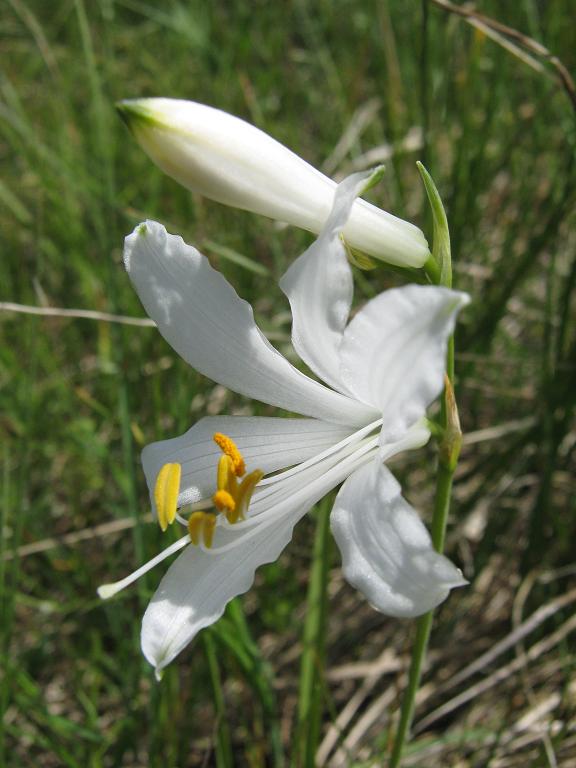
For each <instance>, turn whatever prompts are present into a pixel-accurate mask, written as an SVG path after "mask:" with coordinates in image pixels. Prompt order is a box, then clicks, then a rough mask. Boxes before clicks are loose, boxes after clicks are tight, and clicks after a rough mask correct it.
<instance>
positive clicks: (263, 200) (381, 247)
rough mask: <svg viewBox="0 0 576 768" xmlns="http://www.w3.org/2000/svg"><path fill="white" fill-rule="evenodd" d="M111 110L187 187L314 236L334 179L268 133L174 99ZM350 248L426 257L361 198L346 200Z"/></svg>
mask: <svg viewBox="0 0 576 768" xmlns="http://www.w3.org/2000/svg"><path fill="white" fill-rule="evenodd" d="M117 106H118V110H119V112H120V114H121V115H122V117H123V119H124V120H125V121H126V123H127V125H128V127H129V128H130V130H131V131H132V133H133V134H134V136H135V138H136V140H137V141H138V142H139V143H140V145H141V146H142V148H143V149H144V150H145V152H146V153H147V154H148V155H149V156H150V158H151V159H152V160H153V161H154V162H155V163H156V164H157V165H158V166H159V167H160V168H161V169H162V170H163V171H164V172H165V173H167V174H168V175H169V176H172V178H174V179H176V181H178V182H180V184H183V185H184V186H185V187H187V188H188V189H191V190H192V191H193V192H199V193H200V194H201V195H204V196H205V197H208V198H210V199H211V200H216V201H217V202H219V203H224V204H225V205H231V206H233V207H235V208H242V209H243V210H246V211H253V212H254V213H259V214H262V215H264V216H268V217H269V218H271V219H277V220H279V221H285V222H287V223H288V224H294V225H295V226H297V227H301V228H302V229H307V230H309V231H310V232H314V233H315V234H318V233H319V232H320V230H321V229H322V227H323V225H324V222H325V221H326V219H327V218H328V215H329V213H330V209H331V207H332V201H333V199H334V190H335V188H336V184H335V182H333V181H332V180H331V179H329V178H328V177H327V176H324V174H322V173H320V171H317V170H316V169H315V168H313V167H312V166H311V165H309V164H308V163H307V162H306V161H305V160H303V159H302V158H301V157H298V155H295V154H294V152H291V151H290V150H289V149H287V148H286V147H285V146H284V145H282V144H280V143H279V142H277V141H276V140H275V139H273V138H272V137H271V136H268V134H266V133H264V132H263V131H261V130H259V129H258V128H256V127H255V126H253V125H250V123H246V122H245V121H244V120H240V118H238V117H234V116H233V115H230V114H228V113H227V112H223V111H222V110H220V109H214V108H213V107H208V106H205V105H204V104H197V103H196V102H194V101H183V100H179V99H135V100H129V101H122V102H120V103H119V104H118V105H117ZM344 237H345V238H346V241H347V243H348V245H349V246H350V247H351V248H354V249H357V250H359V251H362V252H363V253H365V254H368V255H369V256H373V257H375V258H377V259H382V260H383V261H387V262H389V263H390V264H396V265H398V266H401V267H408V266H409V267H421V266H422V265H423V264H424V263H425V262H426V260H427V259H428V257H429V255H430V254H429V252H428V244H427V243H426V238H425V237H424V234H423V233H422V232H421V230H419V229H418V227H415V226H414V225H413V224H410V223H409V222H407V221H403V220H402V219H398V218H397V217H396V216H393V215H392V214H390V213H386V212H385V211H382V210H380V209H379V208H376V207H375V206H373V205H370V203H367V202H365V201H364V200H357V201H355V202H354V204H353V205H352V210H351V213H350V216H349V220H348V221H347V222H346V225H345V227H344Z"/></svg>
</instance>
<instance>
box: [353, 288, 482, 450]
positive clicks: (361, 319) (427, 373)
mask: <svg viewBox="0 0 576 768" xmlns="http://www.w3.org/2000/svg"><path fill="white" fill-rule="evenodd" d="M468 302H469V297H468V296H467V294H465V293H458V292H456V291H451V290H449V289H448V288H438V287H433V286H421V285H406V286H404V287H402V288H393V289H392V290H389V291H385V292H384V293H381V294H380V295H379V296H376V298H374V299H372V300H371V301H369V302H368V304H366V306H365V307H363V308H362V309H361V310H360V311H359V312H358V314H357V315H356V316H355V317H354V318H353V319H352V321H351V322H350V324H349V325H348V327H347V328H346V330H345V331H344V337H343V340H342V345H341V347H340V359H341V366H342V367H341V374H342V380H343V381H344V383H345V384H346V385H347V387H348V390H349V391H350V392H351V393H353V394H354V395H355V396H356V397H357V398H358V399H359V400H361V401H362V402H364V403H367V404H370V405H372V406H374V407H376V408H378V409H379V410H380V412H381V414H382V417H383V427H382V431H383V441H384V442H393V441H394V440H397V439H398V437H400V435H402V434H403V432H404V431H405V430H406V429H407V428H408V426H409V425H410V424H413V423H414V422H416V421H418V419H420V418H421V417H422V416H424V414H425V412H426V408H427V407H428V405H430V403H431V402H432V401H433V400H434V399H435V398H436V397H437V396H438V395H439V394H440V392H441V391H442V388H443V386H444V371H445V366H446V347H447V342H448V338H449V336H450V334H451V333H452V331H453V330H454V324H455V321H456V315H457V314H458V312H459V310H460V309H461V308H462V307H463V306H465V305H466V304H468Z"/></svg>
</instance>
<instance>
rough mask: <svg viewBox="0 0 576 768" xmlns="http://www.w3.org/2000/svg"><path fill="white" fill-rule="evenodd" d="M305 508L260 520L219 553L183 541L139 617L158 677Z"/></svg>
mask: <svg viewBox="0 0 576 768" xmlns="http://www.w3.org/2000/svg"><path fill="white" fill-rule="evenodd" d="M305 512H306V509H303V510H301V511H298V512H295V513H292V514H291V515H287V516H285V517H284V518H283V519H282V520H281V521H278V522H277V524H275V525H270V526H263V527H262V529H261V530H257V532H256V535H252V536H250V537H249V538H247V539H246V541H245V543H244V544H242V543H239V544H238V546H237V547H236V548H235V549H234V552H227V551H224V552H222V553H221V554H218V553H212V552H210V551H203V550H202V549H200V548H198V547H193V546H190V547H187V548H186V549H185V550H184V552H183V553H182V554H181V555H180V556H179V557H178V559H177V560H176V562H175V563H174V564H173V565H172V566H171V567H170V568H169V570H168V572H167V573H166V575H165V576H164V578H163V579H162V581H161V582H160V586H159V587H158V590H157V591H156V593H155V594H154V597H153V598H152V601H151V602H150V604H149V606H148V608H147V609H146V613H145V614H144V619H143V621H142V635H141V641H142V651H143V653H144V656H145V657H146V658H147V659H148V661H149V662H150V664H152V665H153V666H154V667H155V668H156V675H157V676H158V677H159V675H160V673H161V671H162V669H163V668H164V667H165V666H166V665H167V664H169V663H170V662H171V661H172V659H173V658H174V657H175V656H176V655H177V654H178V653H180V651H181V650H182V649H183V648H184V647H185V646H186V645H188V643H189V642H190V641H191V640H192V638H193V637H194V636H195V635H196V634H197V633H198V632H199V631H200V630H201V629H203V628H204V627H207V626H209V625H210V624H213V623H214V622H215V621H217V620H218V619H219V618H220V616H221V615H222V614H223V612H224V609H225V607H226V605H227V603H228V602H229V601H230V600H232V598H233V597H236V595H242V594H243V593H244V592H246V591H247V590H248V589H249V588H250V586H251V585H252V582H253V581H254V572H255V570H256V568H258V567H259V566H260V565H263V564H264V563H270V562H273V561H274V560H276V559H277V558H278V556H279V555H280V553H281V552H282V550H283V549H284V547H285V546H286V544H288V542H289V541H290V539H291V538H292V529H293V527H294V525H295V524H296V522H297V521H298V520H299V518H300V517H301V516H302V514H304V513H305Z"/></svg>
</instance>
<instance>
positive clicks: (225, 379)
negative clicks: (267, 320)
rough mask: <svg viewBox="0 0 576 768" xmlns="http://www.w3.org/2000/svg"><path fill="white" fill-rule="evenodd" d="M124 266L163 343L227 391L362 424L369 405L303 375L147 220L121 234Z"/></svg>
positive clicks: (200, 265)
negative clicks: (123, 247)
mask: <svg viewBox="0 0 576 768" xmlns="http://www.w3.org/2000/svg"><path fill="white" fill-rule="evenodd" d="M124 263H125V265H126V269H127V271H128V274H129V275H130V279H131V280H132V282H133V283H134V286H135V288H136V290H137V292H138V295H139V297H140V300H141V301H142V303H143V305H144V307H145V309H146V311H147V312H148V314H149V315H150V317H151V318H152V319H153V320H155V321H156V323H157V325H158V328H159V330H160V332H161V333H162V335H163V336H164V338H165V339H166V341H168V343H169V344H171V346H172V347H173V348H174V349H175V350H176V352H178V354H179V355H181V356H182V357H183V358H184V360H186V361H187V362H188V363H190V365H192V366H193V367H194V368H196V369H197V370H198V371H200V373H203V374H204V375H205V376H208V377H209V378H211V379H213V380H214V381H216V382H219V383H220V384H223V385H224V386H226V387H229V388H230V389H232V390H233V391H235V392H238V393H240V394H242V395H247V396H248V397H253V398H256V399H257V400H261V401H262V402H264V403H269V404H270V405H276V406H278V407H280V408H285V409H287V410H289V411H294V412H296V413H301V414H303V415H306V416H315V417H317V418H321V419H324V420H325V421H333V422H336V423H340V424H342V423H343V424H358V423H366V421H370V420H372V418H373V412H372V410H371V409H369V408H366V407H364V406H362V405H361V404H360V403H357V402H355V401H354V400H351V399H350V398H346V397H344V396H342V395H340V394H338V393H336V392H332V391H331V390H329V389H327V388H326V387H324V386H322V385H321V384H319V383H318V382H315V381H313V380H312V379H310V378H308V377H307V376H304V374H302V373H300V371H298V370H296V368H294V367H293V366H292V365H290V363H289V362H288V361H287V360H286V359H285V358H284V357H282V355H281V354H280V353H279V352H277V351H276V350H275V349H274V348H273V347H272V346H271V345H270V344H269V342H268V341H267V340H266V338H265V337H264V335H263V334H262V333H261V332H260V330H259V329H258V327H257V326H256V323H255V322H254V316H253V314H252V308H251V306H250V305H249V304H248V303H247V302H246V301H243V300H242V299H240V298H239V296H238V294H237V293H236V292H235V291H234V289H233V288H232V286H231V285H230V283H228V282H227V280H226V279H225V278H224V277H223V276H222V275H221V274H220V273H219V272H217V271H216V270H215V269H213V268H212V267H211V266H210V264H209V263H208V260H207V259H206V258H205V257H204V256H202V255H201V254H200V253H199V252H198V251H197V250H196V249H195V248H192V247H191V246H189V245H186V243H185V242H184V241H183V240H182V238H181V237H177V236H174V235H169V234H168V233H167V232H166V230H165V229H164V227H163V226H161V225H160V224H158V223H156V222H153V221H148V222H146V223H145V224H141V225H140V226H138V227H136V229H135V230H134V232H133V233H132V234H131V235H130V236H129V237H127V238H126V244H125V249H124Z"/></svg>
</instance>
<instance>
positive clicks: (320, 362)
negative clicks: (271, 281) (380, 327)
mask: <svg viewBox="0 0 576 768" xmlns="http://www.w3.org/2000/svg"><path fill="white" fill-rule="evenodd" d="M369 176H370V173H357V174H354V175H353V176H349V177H348V178H347V179H346V180H345V181H343V182H342V184H340V185H339V186H338V188H337V190H336V195H335V198H334V205H333V208H332V213H331V214H330V216H329V218H328V221H327V222H326V225H325V227H324V229H323V230H322V233H321V234H320V237H319V238H318V239H317V240H316V241H315V242H314V243H313V244H312V245H311V246H310V248H308V250H307V251H305V252H304V253H303V254H302V255H301V256H300V257H299V258H298V259H296V261H295V262H294V263H293V264H292V266H291V267H290V268H289V269H288V271H287V272H286V274H285V275H284V276H283V277H282V279H281V280H280V288H281V289H282V290H283V291H284V293H285V294H286V296H287V297H288V300H289V301H290V307H291V309H292V344H293V345H294V349H295V350H296V352H297V353H298V355H299V356H300V357H301V358H302V360H304V362H305V363H306V364H307V365H308V366H309V367H310V368H311V369H312V370H313V371H314V373H315V374H316V375H317V376H319V377H320V378H321V379H322V380H323V381H325V382H326V383H327V384H330V385H331V386H332V387H334V388H335V389H338V390H340V391H343V389H344V390H345V388H344V387H343V385H342V381H341V377H340V354H339V352H340V344H341V343H342V334H343V332H344V328H345V327H346V323H347V322H348V315H349V314H350V305H351V303H352V294H353V283H352V270H351V268H350V264H349V263H348V257H347V255H346V249H345V248H344V244H343V243H342V240H341V238H340V233H341V232H342V229H343V228H344V225H345V224H346V222H347V220H348V217H349V215H350V210H351V208H352V205H353V204H354V201H355V200H356V198H357V197H358V195H359V194H360V192H361V191H362V188H363V186H364V185H365V183H366V180H367V179H368V178H369Z"/></svg>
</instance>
